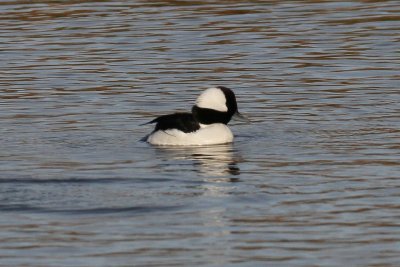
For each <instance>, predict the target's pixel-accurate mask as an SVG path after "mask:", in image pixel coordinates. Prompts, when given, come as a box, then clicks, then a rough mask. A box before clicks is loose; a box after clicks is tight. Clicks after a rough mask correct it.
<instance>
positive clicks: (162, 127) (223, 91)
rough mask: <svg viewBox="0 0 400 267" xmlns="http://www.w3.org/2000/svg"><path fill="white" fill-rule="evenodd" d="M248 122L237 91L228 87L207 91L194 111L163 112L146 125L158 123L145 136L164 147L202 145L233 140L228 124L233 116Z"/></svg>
mask: <svg viewBox="0 0 400 267" xmlns="http://www.w3.org/2000/svg"><path fill="white" fill-rule="evenodd" d="M233 117H235V118H237V119H238V120H242V121H248V119H247V118H246V117H244V116H243V115H241V114H240V113H239V111H238V107H237V102H236V96H235V94H234V92H233V91H232V90H231V89H230V88H228V87H224V86H217V87H211V88H208V89H206V90H204V91H203V92H202V93H201V94H200V96H199V97H198V98H197V100H196V102H195V104H194V106H193V107H192V110H191V112H179V113H173V114H168V115H163V116H160V117H157V118H155V119H154V120H152V121H149V122H148V123H145V124H153V123H155V128H154V130H153V131H152V132H151V133H150V134H149V135H148V136H147V137H145V138H144V140H145V141H147V142H148V143H149V144H152V145H160V146H201V145H216V144H225V143H231V142H233V138H234V136H233V133H232V131H231V130H230V129H229V127H228V126H227V125H228V123H229V122H230V121H231V119H232V118H233Z"/></svg>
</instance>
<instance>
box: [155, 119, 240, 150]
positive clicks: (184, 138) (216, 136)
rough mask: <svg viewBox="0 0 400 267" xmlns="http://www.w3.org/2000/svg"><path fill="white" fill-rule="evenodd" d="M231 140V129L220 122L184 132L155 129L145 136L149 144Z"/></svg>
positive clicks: (206, 143) (194, 144) (204, 142)
mask: <svg viewBox="0 0 400 267" xmlns="http://www.w3.org/2000/svg"><path fill="white" fill-rule="evenodd" d="M232 141H233V134H232V132H231V130H230V129H229V128H228V126H226V125H225V124H222V123H214V124H211V125H209V126H207V127H204V128H200V129H199V130H197V131H196V132H192V133H184V132H182V131H179V130H177V129H171V130H166V131H156V132H154V133H152V134H151V135H150V136H149V137H148V138H147V142H149V143H150V144H153V145H170V146H201V145H215V144H225V143H230V142H232Z"/></svg>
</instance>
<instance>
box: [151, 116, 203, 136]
mask: <svg viewBox="0 0 400 267" xmlns="http://www.w3.org/2000/svg"><path fill="white" fill-rule="evenodd" d="M149 123H157V124H156V127H155V129H154V132H155V131H158V130H161V131H165V130H170V129H178V130H180V131H182V132H185V133H191V132H194V131H197V130H198V129H200V125H199V123H198V122H197V121H196V120H195V119H194V117H193V115H192V114H191V113H175V114H169V115H164V116H160V117H158V118H156V119H154V120H152V121H150V122H149Z"/></svg>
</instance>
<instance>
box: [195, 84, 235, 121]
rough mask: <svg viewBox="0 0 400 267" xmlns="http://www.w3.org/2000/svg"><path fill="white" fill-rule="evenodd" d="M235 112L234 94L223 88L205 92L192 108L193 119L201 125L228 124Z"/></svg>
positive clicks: (210, 89) (219, 87)
mask: <svg viewBox="0 0 400 267" xmlns="http://www.w3.org/2000/svg"><path fill="white" fill-rule="evenodd" d="M237 111H238V109H237V103H236V97H235V94H234V93H233V91H232V90H231V89H229V88H227V87H224V86H218V87H214V88H209V89H207V90H205V91H204V92H203V93H202V94H201V95H200V96H199V97H198V98H197V101H196V105H194V106H193V108H192V113H193V116H194V118H195V119H196V120H197V121H198V122H199V123H201V124H212V123H224V124H228V122H229V121H230V120H231V119H232V116H233V115H234V114H235V113H237Z"/></svg>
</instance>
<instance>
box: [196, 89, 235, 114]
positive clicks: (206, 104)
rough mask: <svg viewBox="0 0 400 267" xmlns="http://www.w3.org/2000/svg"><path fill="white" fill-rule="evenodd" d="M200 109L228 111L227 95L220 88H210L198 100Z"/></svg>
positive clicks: (197, 104)
mask: <svg viewBox="0 0 400 267" xmlns="http://www.w3.org/2000/svg"><path fill="white" fill-rule="evenodd" d="M196 106H198V107H199V108H209V109H214V110H218V111H222V112H226V111H228V107H227V106H226V98H225V94H224V93H223V92H222V90H221V89H219V88H215V87H214V88H208V89H207V90H205V91H204V92H203V93H202V94H201V95H200V96H199V97H198V98H197V100H196Z"/></svg>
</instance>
